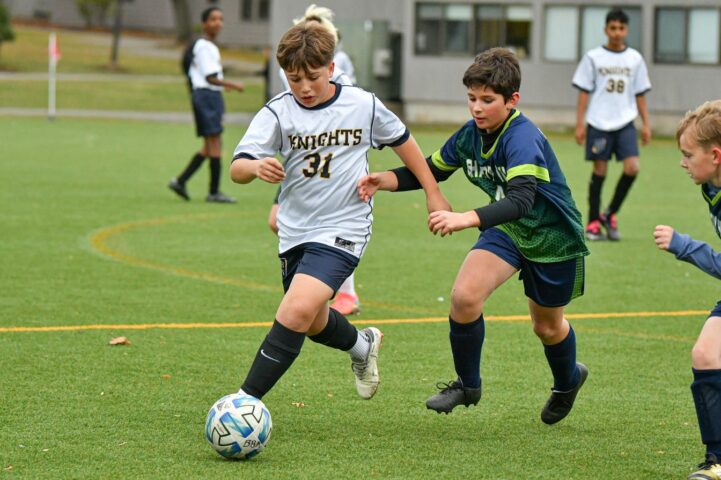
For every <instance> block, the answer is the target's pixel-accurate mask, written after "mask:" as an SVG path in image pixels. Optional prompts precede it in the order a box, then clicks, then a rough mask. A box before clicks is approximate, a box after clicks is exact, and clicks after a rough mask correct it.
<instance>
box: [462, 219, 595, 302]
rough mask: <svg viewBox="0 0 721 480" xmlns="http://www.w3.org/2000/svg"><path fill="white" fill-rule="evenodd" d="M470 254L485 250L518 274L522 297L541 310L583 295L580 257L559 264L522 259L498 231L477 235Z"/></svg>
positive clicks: (582, 261)
mask: <svg viewBox="0 0 721 480" xmlns="http://www.w3.org/2000/svg"><path fill="white" fill-rule="evenodd" d="M472 250H487V251H489V252H491V253H493V254H494V255H496V256H497V257H499V258H501V259H502V260H503V261H505V262H506V263H508V264H509V265H511V266H512V267H514V268H515V269H516V270H520V272H521V274H520V275H519V277H518V279H519V280H523V288H524V291H525V293H526V296H527V297H528V298H530V299H531V300H533V301H534V302H536V303H537V304H539V305H541V306H542V307H562V306H564V305H568V303H569V302H570V301H571V300H573V299H574V298H576V297H580V296H581V295H583V288H584V281H585V270H584V268H585V267H584V265H585V264H584V259H583V257H578V258H572V259H571V260H565V261H562V262H554V263H539V262H532V261H530V260H528V259H527V258H526V257H524V256H523V255H522V254H521V252H520V251H519V250H518V247H516V244H515V243H513V240H512V239H511V237H509V236H508V235H507V234H506V233H505V232H503V231H502V230H500V229H498V228H489V229H488V230H486V231H484V232H482V233H481V236H480V237H479V238H478V241H477V242H476V244H475V245H473V248H472Z"/></svg>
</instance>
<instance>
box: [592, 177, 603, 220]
mask: <svg viewBox="0 0 721 480" xmlns="http://www.w3.org/2000/svg"><path fill="white" fill-rule="evenodd" d="M604 180H606V177H602V176H601V175H596V174H595V173H593V174H591V183H589V184H588V221H589V222H592V221H593V220H598V217H600V214H601V190H602V189H603V181H604Z"/></svg>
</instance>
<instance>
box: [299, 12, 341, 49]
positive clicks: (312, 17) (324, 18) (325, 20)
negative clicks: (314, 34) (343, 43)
mask: <svg viewBox="0 0 721 480" xmlns="http://www.w3.org/2000/svg"><path fill="white" fill-rule="evenodd" d="M334 17H335V14H334V13H333V10H331V9H330V8H327V7H319V6H317V5H316V4H315V3H312V4H310V5H309V6H308V8H306V9H305V15H303V16H302V17H300V18H296V19H295V20H293V24H294V25H298V24H300V23H303V22H318V23H319V24H320V25H321V26H322V27H323V28H326V29H328V31H329V32H330V33H332V34H333V37H334V38H335V43H338V40H339V36H338V29H337V28H335V25H333V18H334Z"/></svg>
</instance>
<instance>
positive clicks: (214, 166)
mask: <svg viewBox="0 0 721 480" xmlns="http://www.w3.org/2000/svg"><path fill="white" fill-rule="evenodd" d="M219 187H220V157H210V193H211V194H212V195H215V194H216V193H218V188H219Z"/></svg>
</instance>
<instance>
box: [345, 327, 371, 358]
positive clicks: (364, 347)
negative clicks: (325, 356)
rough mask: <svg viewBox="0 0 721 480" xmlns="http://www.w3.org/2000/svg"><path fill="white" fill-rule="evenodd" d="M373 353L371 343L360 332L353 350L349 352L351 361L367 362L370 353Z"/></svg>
mask: <svg viewBox="0 0 721 480" xmlns="http://www.w3.org/2000/svg"><path fill="white" fill-rule="evenodd" d="M370 351H371V342H370V340H368V337H366V336H365V334H363V333H361V332H360V330H359V331H358V338H357V339H356V341H355V345H353V348H351V349H350V350H348V353H349V354H350V358H351V360H353V361H354V362H365V361H366V359H367V358H368V352H370Z"/></svg>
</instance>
